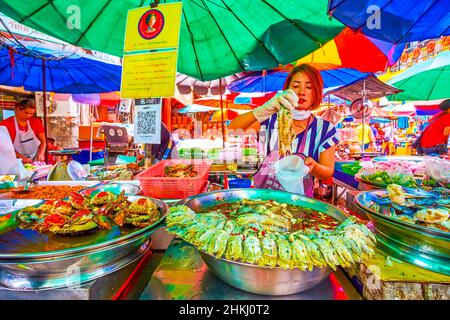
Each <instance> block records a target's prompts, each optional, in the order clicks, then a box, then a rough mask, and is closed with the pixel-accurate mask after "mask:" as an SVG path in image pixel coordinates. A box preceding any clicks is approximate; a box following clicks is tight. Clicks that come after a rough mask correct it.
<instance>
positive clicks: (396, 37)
mask: <svg viewBox="0 0 450 320" xmlns="http://www.w3.org/2000/svg"><path fill="white" fill-rule="evenodd" d="M448 9H449V3H448V0H421V1H411V0H391V1H386V0H330V1H329V4H328V12H329V13H331V14H332V15H333V17H335V18H336V19H337V20H339V21H340V22H342V23H343V24H345V25H347V26H349V27H350V28H352V29H354V30H359V29H361V31H362V32H363V33H364V34H366V35H368V36H370V37H373V38H376V39H380V40H384V41H389V42H393V43H406V42H411V41H421V40H426V39H433V38H439V37H440V36H443V35H448V34H450V29H449V26H450V14H449V11H448Z"/></svg>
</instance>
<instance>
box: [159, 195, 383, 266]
mask: <svg viewBox="0 0 450 320" xmlns="http://www.w3.org/2000/svg"><path fill="white" fill-rule="evenodd" d="M252 204H255V207H249V206H251V205H252ZM268 208H269V209H270V210H269V209H268ZM273 208H277V210H272V209H273ZM283 210H284V208H281V209H280V208H278V207H276V205H274V204H273V202H270V203H269V204H268V205H267V206H261V205H260V202H258V201H253V200H241V201H240V202H239V203H238V206H237V209H235V210H234V211H231V212H230V213H229V214H228V215H224V214H222V213H221V212H215V211H211V212H207V213H195V212H194V211H193V210H192V209H190V208H189V207H186V206H175V207H171V209H170V212H169V214H168V216H167V219H166V222H167V226H168V231H169V232H171V233H174V234H176V235H178V236H180V237H181V238H183V239H184V240H186V241H188V242H190V243H192V244H193V245H195V246H196V247H198V248H199V250H202V251H205V252H207V253H209V254H211V255H213V256H215V257H216V258H220V257H222V256H224V257H225V258H226V259H228V260H233V261H241V262H244V263H249V264H254V265H258V266H260V267H264V268H275V267H281V268H284V269H292V268H298V269H301V270H309V271H311V270H312V269H313V268H314V267H319V268H322V267H327V266H328V267H331V268H332V269H334V270H336V268H337V266H339V265H340V266H343V267H350V266H351V265H353V264H355V263H359V262H361V261H362V260H363V259H365V258H368V257H369V256H370V255H371V254H373V252H374V251H373V248H374V246H375V244H376V239H375V236H374V235H373V234H372V232H371V231H370V230H369V229H368V228H367V227H366V226H364V225H362V224H360V223H358V221H357V219H356V218H348V219H346V220H345V221H344V222H342V223H341V224H340V225H338V226H337V227H335V228H334V229H333V228H328V229H323V228H316V229H299V230H295V231H291V230H290V226H292V222H293V221H294V222H295V218H293V217H292V216H290V215H289V214H288V213H286V212H283ZM275 212H283V213H280V214H279V217H277V216H276V213H275ZM305 219H306V217H305Z"/></svg>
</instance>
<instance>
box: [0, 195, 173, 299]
mask: <svg viewBox="0 0 450 320" xmlns="http://www.w3.org/2000/svg"><path fill="white" fill-rule="evenodd" d="M128 198H129V199H130V200H131V201H134V200H136V199H139V198H148V197H140V196H129V197H128ZM149 199H151V200H152V201H154V202H155V203H156V204H157V205H158V207H159V210H160V212H161V213H162V217H161V219H160V220H158V221H157V222H155V223H154V224H153V225H151V226H148V227H146V228H142V229H136V228H119V227H118V226H113V228H112V229H111V230H104V229H99V230H96V232H95V233H94V234H91V235H85V236H74V237H70V236H58V235H52V234H47V233H45V234H40V233H38V232H37V231H34V230H29V229H26V230H22V229H20V228H18V223H17V222H16V215H17V213H18V211H17V210H16V211H13V212H11V213H8V214H5V215H3V216H0V286H1V287H3V288H7V289H12V290H43V289H54V288H59V287H70V286H77V285H79V284H80V283H84V282H87V281H91V280H93V279H96V278H98V277H101V276H104V275H106V274H109V273H111V272H114V271H116V270H118V269H120V268H122V267H124V266H126V265H128V264H130V263H132V262H133V261H135V260H136V259H138V258H139V257H141V256H142V255H143V254H144V253H145V251H146V250H148V249H149V247H150V243H149V237H150V235H151V234H152V233H153V232H154V231H155V230H156V229H157V228H158V227H159V226H160V224H161V223H162V222H163V221H164V219H165V217H166V215H167V212H168V206H167V205H166V204H165V203H164V202H162V201H160V200H157V199H153V198H149Z"/></svg>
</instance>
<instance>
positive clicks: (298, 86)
mask: <svg viewBox="0 0 450 320" xmlns="http://www.w3.org/2000/svg"><path fill="white" fill-rule="evenodd" d="M283 90H284V91H283V92H282V93H278V94H277V95H275V96H274V97H273V98H271V99H270V100H269V101H267V102H266V103H265V104H264V105H262V106H260V107H258V108H256V109H254V110H253V111H252V112H248V113H245V114H242V115H240V116H238V117H236V118H235V119H234V120H233V121H232V122H231V123H230V126H229V129H230V130H233V129H234V130H236V129H243V130H249V129H254V130H256V131H259V130H261V129H262V130H265V133H266V134H265V136H266V139H265V151H266V152H265V155H266V159H265V160H264V162H263V165H262V167H261V168H260V170H258V172H257V173H256V174H255V176H254V180H255V187H259V188H271V187H270V185H268V184H267V183H266V181H267V180H266V179H265V178H264V173H263V172H262V170H261V169H262V168H264V166H265V165H267V167H270V166H271V163H272V162H273V160H274V159H275V160H276V156H277V155H278V120H277V112H278V111H279V110H280V108H281V106H284V107H286V108H288V109H289V110H292V117H293V129H294V131H295V134H296V136H295V139H294V141H293V143H292V153H293V154H303V155H304V156H306V158H305V159H304V164H305V165H306V166H308V167H309V174H308V175H307V176H306V177H305V179H304V180H303V186H304V194H305V195H306V196H309V197H312V196H313V190H314V189H313V188H314V180H313V177H315V178H317V179H320V180H326V179H329V178H330V177H332V175H333V173H334V162H335V157H334V156H335V151H336V145H337V143H338V135H337V131H336V128H335V127H334V126H333V125H332V124H331V123H330V122H329V121H326V120H323V119H321V118H317V117H315V116H314V115H313V114H312V113H311V111H312V110H315V109H317V108H318V107H319V106H320V103H321V101H322V92H323V80H322V77H321V75H320V73H319V71H318V70H317V69H315V68H314V67H312V66H310V65H308V64H302V65H299V66H296V67H295V68H293V70H292V71H291V72H290V73H289V75H288V77H287V79H286V82H285V84H284V87H283ZM267 175H268V174H266V176H267ZM299 183H301V182H300V181H299ZM279 186H280V185H279V184H278V185H277V186H275V187H272V188H273V189H277V188H279V189H285V188H280V187H279ZM288 191H289V190H288Z"/></svg>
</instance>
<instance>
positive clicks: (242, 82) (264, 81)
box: [228, 68, 370, 92]
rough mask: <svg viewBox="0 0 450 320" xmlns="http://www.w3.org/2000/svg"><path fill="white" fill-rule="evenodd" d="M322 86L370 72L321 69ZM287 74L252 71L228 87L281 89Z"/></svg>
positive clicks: (240, 89)
mask: <svg viewBox="0 0 450 320" xmlns="http://www.w3.org/2000/svg"><path fill="white" fill-rule="evenodd" d="M320 74H321V75H322V78H323V82H324V88H330V87H338V86H343V85H348V84H349V83H352V82H354V81H357V80H359V79H363V78H365V77H367V76H368V75H370V73H363V72H360V71H357V70H353V69H346V68H342V69H333V70H322V71H320ZM287 76H288V73H287V72H279V71H268V72H267V73H266V75H264V73H261V72H252V73H249V74H248V75H246V76H244V77H242V78H241V79H238V80H236V81H234V82H232V83H231V84H230V85H229V86H228V89H229V90H230V91H235V92H267V91H278V90H282V89H283V85H284V82H285V81H286V78H287Z"/></svg>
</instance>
